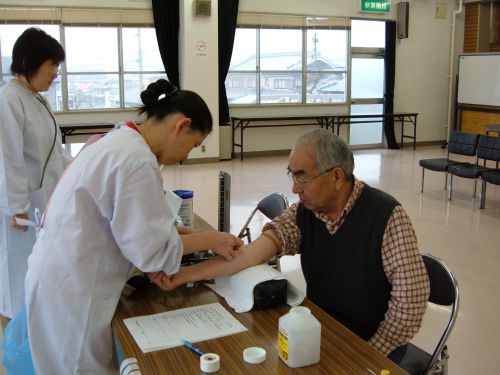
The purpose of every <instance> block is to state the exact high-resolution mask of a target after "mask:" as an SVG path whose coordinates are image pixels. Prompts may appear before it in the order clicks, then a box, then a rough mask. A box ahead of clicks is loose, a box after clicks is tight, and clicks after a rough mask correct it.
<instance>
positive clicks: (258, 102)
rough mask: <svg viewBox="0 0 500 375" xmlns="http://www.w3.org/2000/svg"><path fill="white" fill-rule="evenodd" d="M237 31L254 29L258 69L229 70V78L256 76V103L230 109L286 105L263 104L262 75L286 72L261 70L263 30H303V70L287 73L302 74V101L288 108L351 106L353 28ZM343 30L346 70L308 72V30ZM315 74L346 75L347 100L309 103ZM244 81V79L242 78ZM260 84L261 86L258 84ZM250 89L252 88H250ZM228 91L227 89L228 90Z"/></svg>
mask: <svg viewBox="0 0 500 375" xmlns="http://www.w3.org/2000/svg"><path fill="white" fill-rule="evenodd" d="M236 28H237V29H253V30H255V37H256V51H255V59H256V67H255V70H232V69H231V68H229V71H228V77H231V74H233V75H234V74H245V73H246V74H254V75H255V77H256V87H255V92H254V93H255V97H256V100H255V103H228V105H229V107H252V106H280V105H283V104H284V103H281V102H280V103H278V102H275V103H268V102H267V103H266V102H262V98H261V80H262V75H266V74H269V73H281V72H284V71H282V70H263V69H261V64H260V58H261V48H260V31H261V30H262V29H281V30H297V29H299V30H301V33H302V42H301V43H302V45H301V49H302V51H301V53H302V61H301V69H300V70H293V71H292V70H288V71H286V72H288V73H290V74H296V73H300V74H301V86H302V87H301V88H300V92H301V100H300V101H299V102H293V101H290V102H288V103H286V104H285V105H287V106H325V105H344V106H345V105H349V103H350V93H349V80H348V79H349V77H350V50H351V48H350V33H351V28H350V26H310V27H307V26H301V27H297V26H296V25H293V26H280V27H278V26H274V27H273V26H261V25H249V24H245V25H237V27H236ZM314 29H316V30H343V31H345V32H346V38H345V47H346V60H345V69H344V70H332V71H331V72H330V71H328V72H324V71H318V70H308V66H307V32H308V30H314ZM314 73H320V74H332V73H335V74H345V91H344V92H345V96H344V97H345V100H344V101H340V102H326V103H325V102H320V103H315V102H308V93H307V83H308V74H314ZM227 79H228V78H226V82H225V85H226V88H231V86H230V85H228V82H227ZM242 79H243V78H242ZM257 83H259V84H257ZM248 88H250V87H249V86H248ZM226 90H227V89H226Z"/></svg>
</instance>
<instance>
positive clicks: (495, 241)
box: [0, 147, 500, 375]
mask: <svg viewBox="0 0 500 375" xmlns="http://www.w3.org/2000/svg"><path fill="white" fill-rule="evenodd" d="M442 155H445V151H444V150H442V149H441V148H439V147H419V148H418V149H417V151H413V150H411V149H409V148H406V149H404V150H402V151H400V150H364V151H356V152H355V161H356V169H355V174H356V176H357V177H358V178H360V179H361V180H363V181H365V182H367V183H369V184H370V185H372V186H375V187H378V188H381V189H383V190H385V191H387V192H389V193H391V194H392V195H394V196H395V197H396V198H397V199H398V200H399V201H400V202H401V203H402V205H403V206H404V207H405V209H406V210H407V212H408V213H409V215H410V217H411V219H412V221H413V224H414V227H415V230H416V232H417V235H418V239H419V246H420V249H421V251H423V252H429V253H432V254H434V255H436V256H438V257H440V258H442V259H444V260H445V261H446V262H447V263H448V264H449V266H450V267H451V268H452V270H453V271H454V273H455V275H456V277H457V279H458V281H459V286H460V297H461V301H460V303H461V305H460V315H459V318H458V321H457V323H456V326H455V328H454V331H453V332H452V335H451V337H450V338H449V340H448V346H449V353H450V357H451V358H450V372H449V373H450V374H451V375H466V374H486V375H489V374H492V375H493V374H499V373H500V354H499V349H498V348H499V346H500V345H499V337H500V335H499V334H500V298H499V297H498V296H499V290H500V245H499V244H500V230H499V228H500V187H496V186H491V185H489V186H488V195H487V201H486V209H485V210H480V209H479V200H478V198H476V199H473V198H472V183H471V181H469V180H463V179H459V178H456V179H455V181H454V198H453V201H452V202H448V201H447V199H446V196H445V191H444V190H443V185H444V175H442V174H440V173H434V172H427V173H426V183H425V191H424V193H423V194H421V193H420V173H421V171H420V168H419V167H418V160H419V159H422V158H431V157H441V156H442ZM286 166H287V158H286V157H285V156H276V157H255V158H246V159H245V161H244V162H240V161H239V160H232V161H225V162H220V163H213V164H197V165H182V166H175V167H168V168H167V169H166V170H165V171H164V174H165V177H166V178H165V181H166V184H165V186H166V187H167V188H169V189H192V190H194V191H195V200H194V209H195V211H196V212H197V213H198V214H200V215H201V216H202V217H204V218H205V219H206V220H207V221H209V222H210V223H211V224H212V225H213V226H217V220H218V219H217V208H218V205H217V193H218V177H217V176H218V173H219V171H220V170H223V171H227V172H229V173H230V175H231V185H232V188H231V231H232V232H233V233H237V232H238V231H239V230H240V229H241V228H240V227H241V226H242V225H243V222H244V221H245V219H246V217H247V216H248V214H249V213H250V211H251V210H252V209H253V208H254V207H255V205H256V203H257V202H258V201H259V200H260V199H261V198H262V197H264V196H265V195H267V194H269V193H271V192H274V191H281V192H283V193H285V194H286V195H287V196H288V197H289V200H290V201H291V202H294V201H296V197H295V196H294V195H293V194H292V192H291V184H290V181H289V180H288V178H287V177H286V174H285V168H286ZM263 221H264V219H263V218H262V217H257V218H256V220H255V224H254V225H255V227H259V226H260V225H261V224H262V222H263ZM255 227H254V228H253V229H254V230H256V229H257V230H258V228H255ZM282 268H283V269H284V271H285V272H286V273H287V274H288V275H289V276H290V277H291V278H292V279H293V280H294V281H295V282H297V283H298V284H299V286H301V287H303V286H304V284H303V279H302V275H301V271H300V265H299V264H298V262H297V259H296V258H289V259H285V260H283V261H282ZM446 316H447V311H446V310H443V309H439V308H435V307H434V308H430V309H428V312H427V313H426V317H425V320H424V327H423V328H422V330H421V332H420V333H419V334H418V335H417V337H416V338H415V340H414V341H415V342H416V343H417V344H418V345H421V346H423V347H424V348H427V350H431V348H432V345H433V343H435V340H436V338H437V335H438V334H439V329H440V327H441V326H442V322H443V319H444V318H445V317H446ZM0 374H1V375H3V372H2V369H0Z"/></svg>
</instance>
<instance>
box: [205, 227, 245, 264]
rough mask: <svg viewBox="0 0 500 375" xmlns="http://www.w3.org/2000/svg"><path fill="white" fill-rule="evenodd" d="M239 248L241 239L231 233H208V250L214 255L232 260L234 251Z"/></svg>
mask: <svg viewBox="0 0 500 375" xmlns="http://www.w3.org/2000/svg"><path fill="white" fill-rule="evenodd" d="M241 246H243V241H242V240H241V238H238V237H236V236H234V235H232V234H231V233H226V232H210V245H209V246H208V248H209V249H210V250H212V251H213V252H214V253H216V254H219V255H220V256H223V257H224V258H226V260H232V259H233V257H234V251H235V250H238V249H239V248H240V247H241Z"/></svg>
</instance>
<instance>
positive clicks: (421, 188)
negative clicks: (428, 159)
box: [420, 167, 425, 193]
mask: <svg viewBox="0 0 500 375" xmlns="http://www.w3.org/2000/svg"><path fill="white" fill-rule="evenodd" d="M424 173H425V168H424V167H422V186H421V187H420V192H421V193H423V192H424Z"/></svg>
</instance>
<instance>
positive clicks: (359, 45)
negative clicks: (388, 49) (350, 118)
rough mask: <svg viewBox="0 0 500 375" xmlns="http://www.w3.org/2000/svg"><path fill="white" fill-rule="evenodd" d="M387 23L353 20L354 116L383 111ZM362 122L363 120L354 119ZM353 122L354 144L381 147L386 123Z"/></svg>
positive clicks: (351, 134) (351, 110)
mask: <svg viewBox="0 0 500 375" xmlns="http://www.w3.org/2000/svg"><path fill="white" fill-rule="evenodd" d="M384 52H385V22H384V21H372V20H352V24H351V82H350V84H351V90H350V93H351V105H350V113H351V115H370V114H381V113H383V111H384V105H383V100H384V83H385V67H384ZM354 121H363V120H354ZM364 121H366V122H360V123H356V124H351V126H350V131H349V144H350V145H351V146H367V145H369V146H382V145H383V123H382V122H381V121H378V120H375V119H370V118H366V119H364Z"/></svg>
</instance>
